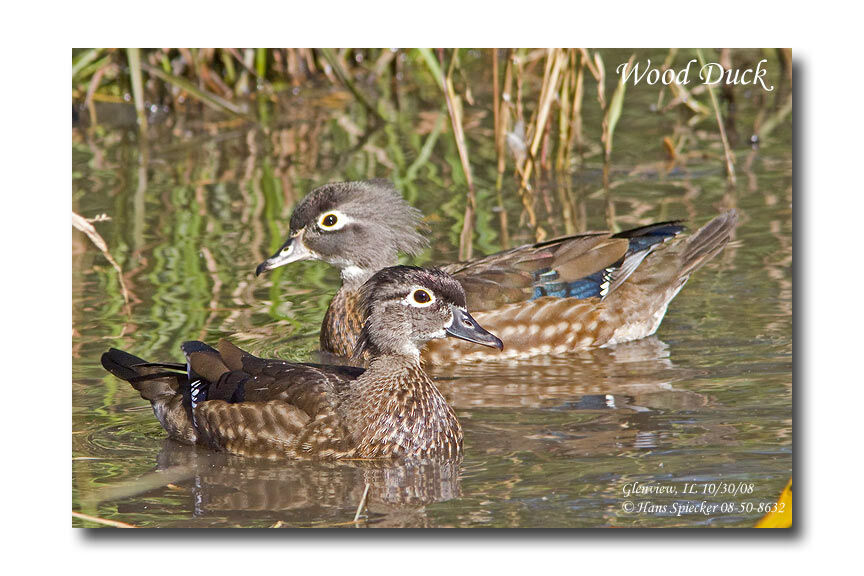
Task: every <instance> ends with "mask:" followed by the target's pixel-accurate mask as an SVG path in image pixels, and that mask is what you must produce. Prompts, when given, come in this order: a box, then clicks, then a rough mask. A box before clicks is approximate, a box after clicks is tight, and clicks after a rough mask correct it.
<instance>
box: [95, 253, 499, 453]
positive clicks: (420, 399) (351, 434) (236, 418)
mask: <svg viewBox="0 0 864 576" xmlns="http://www.w3.org/2000/svg"><path fill="white" fill-rule="evenodd" d="M358 309H359V310H360V314H361V316H362V318H363V323H362V326H363V327H362V329H361V330H360V334H359V335H358V337H357V349H356V351H355V354H356V355H358V356H360V355H366V356H368V358H369V362H368V368H366V369H365V370H364V369H362V368H357V367H351V366H322V365H316V364H300V363H292V362H286V361H282V360H269V359H263V358H257V357H255V356H253V355H251V354H249V353H247V352H244V351H243V350H241V349H240V348H238V347H236V346H234V345H233V344H231V343H229V342H228V341H226V340H221V341H220V342H219V344H218V347H217V348H211V347H210V346H208V345H206V344H204V343H203V342H186V343H184V344H183V345H182V347H181V349H182V351H183V353H184V355H185V356H186V363H185V364H175V363H162V362H155V363H151V362H146V361H144V360H142V359H141V358H138V357H136V356H133V355H132V354H129V353H127V352H123V351H121V350H117V349H113V348H112V349H111V350H109V351H108V352H106V353H105V354H103V355H102V365H103V366H104V367H105V369H107V370H108V371H109V372H111V373H112V374H114V375H115V376H118V377H119V378H122V379H123V380H127V381H129V382H130V383H131V384H132V386H134V387H135V389H136V390H138V391H139V392H140V393H141V396H142V397H143V398H144V399H145V400H149V401H150V402H151V403H152V405H153V411H154V412H155V414H156V417H157V419H158V420H159V422H160V423H161V424H162V427H163V428H165V430H166V431H167V432H168V434H169V436H170V437H172V438H174V439H175V440H179V441H181V442H184V443H187V444H196V443H197V444H202V445H205V446H209V447H210V448H213V449H217V450H222V451H226V452H231V453H235V454H240V455H244V456H255V457H265V458H336V459H338V458H350V459H376V458H409V459H451V458H456V457H458V456H459V455H460V453H461V450H462V428H461V426H460V425H459V422H458V420H457V419H456V416H455V414H454V413H453V410H452V409H451V408H450V406H449V405H448V404H447V402H446V400H445V399H444V396H442V395H441V393H440V392H439V391H438V389H437V388H436V387H435V384H434V383H433V382H432V380H431V379H430V378H429V376H427V375H426V373H425V372H424V371H423V369H422V368H421V366H420V350H421V349H422V348H423V346H424V345H425V344H426V343H427V342H428V341H430V340H433V339H436V338H444V337H445V336H448V335H449V336H453V337H455V338H461V339H463V340H467V341H469V342H474V343H477V344H482V345H484V346H491V347H494V348H497V349H498V350H500V349H501V347H502V344H501V341H500V340H499V339H498V338H497V337H495V336H494V335H493V334H490V333H489V332H487V331H486V330H484V329H483V328H482V327H481V326H480V325H479V324H478V323H477V321H476V320H474V319H473V318H472V317H471V315H470V313H469V312H468V310H467V308H466V300H465V292H464V291H463V289H462V286H461V285H460V284H459V282H457V281H456V280H454V279H453V278H452V277H450V276H449V275H448V274H446V273H445V272H443V271H440V270H434V269H424V268H414V267H408V266H397V267H392V268H384V269H382V270H380V271H378V272H376V273H375V274H374V275H372V277H371V278H370V279H369V280H368V281H366V282H365V283H364V284H363V286H361V287H360V289H359V291H358Z"/></svg>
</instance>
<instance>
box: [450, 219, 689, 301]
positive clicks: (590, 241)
mask: <svg viewBox="0 0 864 576" xmlns="http://www.w3.org/2000/svg"><path fill="white" fill-rule="evenodd" d="M682 230H684V226H682V225H681V224H680V223H679V222H677V221H670V222H660V223H657V224H651V225H649V226H643V227H640V228H634V229H631V230H625V231H623V232H619V233H617V234H612V233H610V232H597V233H589V234H581V235H577V236H567V237H564V238H557V239H554V240H549V241H546V242H540V243H537V244H526V245H524V246H519V247H517V248H513V249H511V250H506V251H504V252H499V253H497V254H492V255H490V256H486V257H484V258H480V259H477V260H472V261H470V262H467V263H457V264H451V265H449V266H446V267H444V271H445V272H448V273H449V274H451V275H452V276H454V277H455V278H456V279H458V280H459V282H460V283H461V284H462V287H463V288H464V289H465V293H466V295H467V299H468V307H469V309H471V310H472V311H482V310H492V309H495V308H499V307H501V306H503V305H505V304H511V303H515V302H522V301H525V300H533V299H535V298H540V297H542V296H552V297H558V298H594V297H599V298H603V297H605V296H606V295H607V294H609V293H610V292H612V291H613V290H615V289H616V288H617V287H618V286H620V285H621V284H622V283H623V282H624V281H625V280H626V279H627V278H628V277H629V276H630V274H632V273H633V271H635V270H636V268H638V266H639V264H641V263H642V261H643V260H644V258H645V257H646V256H647V255H648V254H650V253H651V251H652V250H653V249H654V248H655V247H656V246H658V245H659V244H662V243H663V242H665V241H666V240H668V239H670V238H673V237H675V236H676V235H677V234H679V233H680V232H681V231H682Z"/></svg>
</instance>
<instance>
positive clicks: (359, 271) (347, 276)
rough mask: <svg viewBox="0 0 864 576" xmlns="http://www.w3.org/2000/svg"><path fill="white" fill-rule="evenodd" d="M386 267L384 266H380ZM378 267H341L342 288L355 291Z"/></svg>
mask: <svg viewBox="0 0 864 576" xmlns="http://www.w3.org/2000/svg"><path fill="white" fill-rule="evenodd" d="M382 268H386V266H382ZM378 270H379V269H372V268H361V267H360V266H354V265H351V266H345V267H344V268H342V270H341V273H342V290H348V291H351V292H356V291H357V290H359V289H360V286H362V285H363V283H364V282H366V281H367V280H368V279H369V278H371V277H372V275H373V274H375V272H377V271H378Z"/></svg>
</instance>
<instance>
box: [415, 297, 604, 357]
mask: <svg viewBox="0 0 864 576" xmlns="http://www.w3.org/2000/svg"><path fill="white" fill-rule="evenodd" d="M592 300H599V299H592ZM592 300H579V299H576V298H554V297H544V298H538V299H537V300H531V301H528V302H520V303H517V304H511V305H508V306H504V307H502V308H499V309H497V310H490V311H487V312H477V313H476V314H475V318H476V319H477V321H478V322H479V323H480V324H481V325H483V326H484V327H486V329H487V330H489V331H490V332H492V333H493V334H496V335H497V336H498V337H499V338H501V340H502V341H503V342H504V350H503V351H501V352H498V351H497V350H490V349H484V348H478V347H477V346H473V347H472V346H470V345H467V344H466V343H463V342H459V341H454V340H453V339H452V338H451V339H447V340H436V341H434V342H430V343H429V345H427V347H426V351H425V353H424V355H423V359H424V361H426V362H429V363H431V364H443V363H448V362H461V361H474V360H483V359H493V358H498V359H513V358H525V357H530V356H536V355H539V354H562V353H565V352H569V351H572V350H580V349H584V348H589V347H592V346H599V345H600V344H602V341H603V339H604V338H605V337H607V336H606V332H607V331H608V330H607V329H606V327H605V326H602V325H601V324H600V310H599V309H598V307H597V303H596V302H594V301H592Z"/></svg>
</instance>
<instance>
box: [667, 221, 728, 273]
mask: <svg viewBox="0 0 864 576" xmlns="http://www.w3.org/2000/svg"><path fill="white" fill-rule="evenodd" d="M737 225H738V213H737V212H736V211H735V210H729V211H728V212H725V213H723V214H720V215H719V216H717V217H715V218H714V219H713V220H711V221H710V222H708V223H707V224H705V225H704V226H702V228H700V229H699V230H697V231H696V233H695V234H693V235H692V236H691V237H690V238H688V239H687V244H686V246H685V247H684V250H683V252H682V253H681V260H680V268H679V271H678V277H679V278H681V279H686V278H688V277H689V276H690V274H692V273H693V272H694V271H696V270H697V269H699V268H700V267H701V266H702V265H703V264H705V263H706V262H708V261H709V260H711V259H712V258H714V256H716V255H717V254H718V253H720V251H721V250H723V248H724V247H725V246H726V244H728V243H729V239H730V238H731V237H732V232H733V230H735V226H737Z"/></svg>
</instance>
